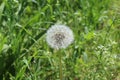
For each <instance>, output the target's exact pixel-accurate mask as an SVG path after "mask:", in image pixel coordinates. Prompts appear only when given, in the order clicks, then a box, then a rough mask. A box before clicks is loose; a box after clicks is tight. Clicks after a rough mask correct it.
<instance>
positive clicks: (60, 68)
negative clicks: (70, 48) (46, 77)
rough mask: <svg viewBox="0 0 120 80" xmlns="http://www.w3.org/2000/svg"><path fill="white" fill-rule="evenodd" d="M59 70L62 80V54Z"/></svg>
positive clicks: (61, 79)
mask: <svg viewBox="0 0 120 80" xmlns="http://www.w3.org/2000/svg"><path fill="white" fill-rule="evenodd" d="M59 70H60V71H59V72H60V80H63V74H62V54H61V53H60V55H59Z"/></svg>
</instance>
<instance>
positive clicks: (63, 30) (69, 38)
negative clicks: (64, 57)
mask: <svg viewBox="0 0 120 80" xmlns="http://www.w3.org/2000/svg"><path fill="white" fill-rule="evenodd" d="M73 40H74V36H73V32H72V30H71V29H70V28H69V27H68V26H65V25H53V26H51V28H49V29H48V31H47V33H46V41H47V43H48V45H50V46H51V48H54V49H62V48H66V47H68V46H69V45H70V44H71V43H72V42H73Z"/></svg>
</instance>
